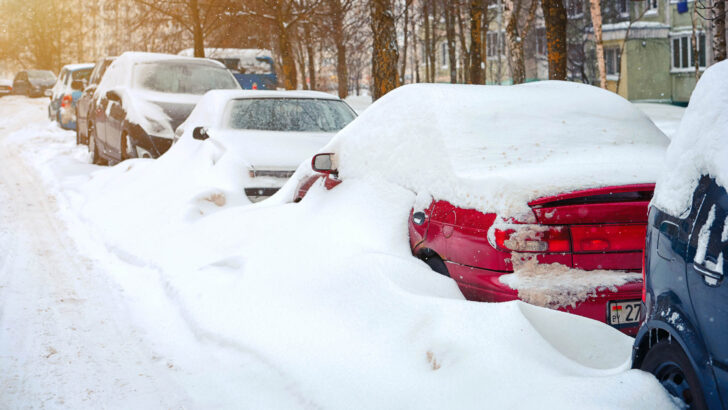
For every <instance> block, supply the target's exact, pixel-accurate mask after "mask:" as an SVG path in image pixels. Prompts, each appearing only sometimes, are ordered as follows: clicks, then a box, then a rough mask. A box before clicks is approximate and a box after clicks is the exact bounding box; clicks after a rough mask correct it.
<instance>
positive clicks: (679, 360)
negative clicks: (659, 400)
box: [640, 340, 707, 410]
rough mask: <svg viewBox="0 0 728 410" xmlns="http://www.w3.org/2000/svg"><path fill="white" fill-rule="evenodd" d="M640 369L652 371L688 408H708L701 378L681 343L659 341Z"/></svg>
mask: <svg viewBox="0 0 728 410" xmlns="http://www.w3.org/2000/svg"><path fill="white" fill-rule="evenodd" d="M640 369H641V370H644V371H646V372H648V373H652V374H653V375H654V376H655V377H656V378H657V381H659V382H660V384H661V385H662V387H664V388H665V390H667V391H668V392H669V393H670V394H671V395H672V396H674V397H677V398H678V399H680V400H682V401H683V402H685V404H686V405H687V406H688V407H687V408H689V409H691V410H696V409H697V410H702V409H707V405H706V404H705V397H704V396H703V390H702V388H701V387H700V379H698V375H697V374H696V373H695V370H694V369H693V366H692V364H691V363H690V359H689V358H688V356H687V355H686V354H685V352H684V351H683V349H682V348H681V347H680V345H679V344H677V343H672V342H671V341H670V340H662V341H660V342H658V343H657V344H656V345H654V346H652V348H651V349H650V350H649V351H648V352H647V355H645V359H644V360H643V361H642V365H641V366H640Z"/></svg>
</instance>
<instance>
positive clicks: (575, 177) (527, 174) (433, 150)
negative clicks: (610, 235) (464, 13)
mask: <svg viewBox="0 0 728 410" xmlns="http://www.w3.org/2000/svg"><path fill="white" fill-rule="evenodd" d="M668 142H669V141H668V139H667V137H666V136H665V135H664V134H663V133H662V132H661V131H660V130H659V129H658V128H657V127H656V126H655V125H654V124H653V123H652V121H650V119H649V118H647V116H645V114H643V113H642V112H641V111H640V110H638V109H637V108H635V107H634V106H633V105H632V104H631V103H630V102H629V101H627V100H625V99H624V98H622V97H620V96H618V95H616V94H614V93H612V92H609V91H606V90H602V89H600V88H597V87H593V86H589V85H584V84H578V83H571V82H560V81H543V82H538V83H529V84H523V85H517V86H478V85H445V84H415V85H407V86H404V87H400V88H399V89H396V90H394V91H392V92H390V93H389V94H387V95H385V96H384V97H383V98H381V99H379V100H378V101H377V102H375V103H374V104H373V105H372V106H371V107H369V108H368V109H367V110H366V111H364V113H362V115H361V116H360V117H359V118H357V119H356V120H355V121H353V122H352V123H351V124H349V125H348V126H347V127H346V128H344V129H343V130H342V131H340V132H339V134H338V135H337V136H336V137H335V138H334V140H333V141H332V142H331V143H330V144H329V145H328V146H327V147H324V148H323V149H322V152H335V153H337V156H338V158H339V160H338V162H339V172H340V175H341V177H342V178H356V177H364V176H366V177H372V176H375V177H380V178H384V179H386V180H389V181H390V182H394V183H396V184H398V185H401V186H404V187H406V188H408V189H411V190H413V191H415V192H417V193H419V194H428V193H429V194H431V195H432V196H434V197H435V198H437V199H446V200H449V201H450V202H452V203H453V204H455V205H459V206H462V207H467V208H475V209H478V210H481V211H484V212H486V211H488V212H490V211H492V212H497V213H499V214H501V215H504V216H513V217H519V216H520V217H528V215H531V216H532V214H531V212H530V209H529V208H528V205H527V204H528V202H530V201H531V200H534V199H537V198H540V197H544V196H549V195H555V194H558V193H564V192H570V191H573V190H577V189H584V188H594V187H603V186H612V185H625V184H635V183H651V182H655V181H656V179H657V175H658V172H659V169H660V167H661V163H662V161H663V158H664V153H665V149H666V147H667V145H668Z"/></svg>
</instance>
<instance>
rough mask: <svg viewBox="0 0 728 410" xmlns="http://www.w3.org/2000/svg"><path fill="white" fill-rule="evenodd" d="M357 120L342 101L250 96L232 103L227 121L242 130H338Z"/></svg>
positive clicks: (231, 125)
mask: <svg viewBox="0 0 728 410" xmlns="http://www.w3.org/2000/svg"><path fill="white" fill-rule="evenodd" d="M352 120H354V113H353V112H352V111H351V109H350V108H349V107H348V106H347V105H346V104H345V103H343V102H342V101H337V100H323V99H321V100H319V99H305V98H248V99H239V100H233V101H231V102H230V104H229V108H228V115H227V121H226V124H227V125H228V126H229V127H230V128H233V129H239V130H266V131H294V132H296V131H297V132H336V131H339V130H340V129H342V128H344V127H345V126H346V125H347V124H348V123H350V122H351V121H352Z"/></svg>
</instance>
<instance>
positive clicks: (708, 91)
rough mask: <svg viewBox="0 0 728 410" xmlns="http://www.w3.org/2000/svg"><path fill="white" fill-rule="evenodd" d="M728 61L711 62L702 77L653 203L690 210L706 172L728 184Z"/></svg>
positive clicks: (676, 211) (669, 210) (671, 211)
mask: <svg viewBox="0 0 728 410" xmlns="http://www.w3.org/2000/svg"><path fill="white" fill-rule="evenodd" d="M726 78H728V62H726V61H723V62H720V63H717V64H715V65H712V66H710V67H709V68H708V69H707V70H705V73H703V76H702V77H700V81H698V84H697V86H696V87H695V90H694V91H693V94H692V96H691V97H690V103H689V104H688V108H687V109H686V110H685V115H684V116H683V119H682V121H681V122H680V127H679V129H678V132H677V135H676V136H675V137H674V138H673V140H672V143H671V144H670V147H669V148H668V150H667V158H666V160H665V163H664V164H663V167H662V168H663V169H662V174H661V176H660V179H659V180H658V184H657V186H656V187H655V196H654V198H653V200H652V204H653V205H655V206H657V207H659V208H660V209H662V210H663V211H665V212H667V213H669V214H671V215H673V216H681V215H684V214H685V213H686V212H689V211H690V204H691V202H692V197H693V191H695V187H697V185H698V181H699V180H700V177H701V176H702V175H710V176H711V177H713V178H715V180H716V182H717V183H718V185H720V186H722V187H728V115H726V110H728V82H726Z"/></svg>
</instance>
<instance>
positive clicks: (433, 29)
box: [427, 0, 439, 83]
mask: <svg viewBox="0 0 728 410" xmlns="http://www.w3.org/2000/svg"><path fill="white" fill-rule="evenodd" d="M429 1H430V5H431V6H432V14H430V16H431V17H432V19H431V20H430V49H429V55H428V56H427V57H428V59H429V60H430V76H431V78H430V82H433V83H434V82H435V81H437V53H436V51H437V22H438V20H439V19H438V15H437V2H438V0H429Z"/></svg>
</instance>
